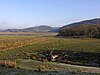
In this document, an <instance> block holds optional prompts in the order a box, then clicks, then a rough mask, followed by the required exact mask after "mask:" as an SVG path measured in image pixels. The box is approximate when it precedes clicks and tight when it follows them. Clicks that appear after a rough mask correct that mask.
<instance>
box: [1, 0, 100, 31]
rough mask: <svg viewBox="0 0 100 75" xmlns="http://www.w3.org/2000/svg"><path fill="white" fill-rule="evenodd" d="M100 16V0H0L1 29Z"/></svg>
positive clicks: (61, 24) (57, 24)
mask: <svg viewBox="0 0 100 75" xmlns="http://www.w3.org/2000/svg"><path fill="white" fill-rule="evenodd" d="M99 17H100V0H0V29H7V28H26V27H32V26H38V25H49V26H53V27H61V26H63V25H66V24H69V23H72V22H76V21H81V20H86V19H93V18H99Z"/></svg>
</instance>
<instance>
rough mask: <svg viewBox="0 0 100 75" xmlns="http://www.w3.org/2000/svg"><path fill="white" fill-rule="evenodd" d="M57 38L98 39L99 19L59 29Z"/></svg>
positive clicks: (99, 34)
mask: <svg viewBox="0 0 100 75" xmlns="http://www.w3.org/2000/svg"><path fill="white" fill-rule="evenodd" d="M58 35H59V36H64V37H78V38H79V37H82V38H83V37H85V38H86V37H87V38H100V19H99V18H97V19H92V20H85V21H81V22H76V23H72V24H69V25H65V26H63V27H61V28H60V29H59V34H58Z"/></svg>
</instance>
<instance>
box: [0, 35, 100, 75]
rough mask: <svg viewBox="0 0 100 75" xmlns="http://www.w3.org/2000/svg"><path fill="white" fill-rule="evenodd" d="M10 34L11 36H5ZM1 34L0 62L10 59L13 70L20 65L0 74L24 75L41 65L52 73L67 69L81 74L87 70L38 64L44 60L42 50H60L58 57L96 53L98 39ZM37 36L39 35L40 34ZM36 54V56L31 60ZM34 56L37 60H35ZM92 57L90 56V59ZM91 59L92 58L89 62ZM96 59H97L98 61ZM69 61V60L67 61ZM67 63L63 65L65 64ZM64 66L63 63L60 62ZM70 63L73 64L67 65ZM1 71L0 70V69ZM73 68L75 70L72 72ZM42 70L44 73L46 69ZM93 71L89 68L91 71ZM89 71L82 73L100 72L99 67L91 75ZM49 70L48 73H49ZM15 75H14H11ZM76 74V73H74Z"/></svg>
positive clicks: (3, 69) (59, 65)
mask: <svg viewBox="0 0 100 75" xmlns="http://www.w3.org/2000/svg"><path fill="white" fill-rule="evenodd" d="M9 34H12V35H9ZM9 34H8V33H5V34H3V35H1V36H0V61H3V60H13V61H16V63H17V67H18V66H21V70H19V69H18V70H16V69H9V70H8V68H2V69H1V70H0V71H2V72H1V74H3V73H5V71H6V72H7V73H8V71H12V70H13V71H15V72H16V71H18V72H21V71H22V73H23V71H25V70H27V72H28V71H29V72H32V73H33V70H35V69H37V66H39V64H41V65H42V66H44V65H47V66H48V67H46V69H48V70H47V71H48V73H49V71H50V70H51V71H55V70H64V69H67V71H68V73H70V72H71V73H72V72H73V71H74V72H75V73H76V72H79V73H80V72H81V73H83V74H84V72H86V69H87V68H82V69H81V71H80V68H79V67H77V66H76V67H73V66H68V65H66V64H64V65H65V66H66V67H67V68H65V67H64V66H62V65H61V64H60V63H62V62H59V64H58V65H56V64H57V63H56V62H54V63H53V62H41V57H45V55H44V54H41V52H42V53H44V51H49V52H50V51H55V50H56V52H57V51H60V53H61V54H62V55H64V52H66V51H72V53H73V52H80V53H81V52H86V53H100V39H93V38H62V37H56V36H55V35H56V34H57V33H47V34H46V33H42V34H41V33H38V34H36V33H35V34H34V35H33V33H32V34H31V33H30V35H26V33H24V34H23V33H21V34H20V35H19V33H16V34H15V33H9ZM40 34H41V35H40ZM65 54H66V53H65ZM33 55H36V57H33ZM37 56H38V57H37ZM91 58H92V57H91ZM91 60H92V59H91ZM98 60H99V59H98ZM68 62H69V61H68ZM68 62H67V63H68ZM64 63H65V60H64ZM71 63H73V62H71ZM26 64H27V65H26ZM0 68H1V67H0ZM75 68H77V69H76V70H75ZM46 69H44V70H46ZM92 69H93V68H92ZM92 69H91V68H89V69H87V70H88V71H87V72H86V73H100V72H99V68H96V69H94V71H95V72H93V71H92ZM51 71H50V73H51ZM67 71H65V73H66V72H67ZM15 75H16V74H15ZM76 75H77V74H76Z"/></svg>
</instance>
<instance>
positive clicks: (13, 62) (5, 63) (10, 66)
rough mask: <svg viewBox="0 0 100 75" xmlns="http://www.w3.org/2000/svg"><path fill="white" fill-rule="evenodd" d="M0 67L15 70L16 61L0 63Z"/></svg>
mask: <svg viewBox="0 0 100 75" xmlns="http://www.w3.org/2000/svg"><path fill="white" fill-rule="evenodd" d="M0 66H2V67H6V68H16V66H17V64H16V61H10V60H4V61H0Z"/></svg>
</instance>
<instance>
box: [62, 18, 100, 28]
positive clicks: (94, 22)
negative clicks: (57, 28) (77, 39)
mask: <svg viewBox="0 0 100 75" xmlns="http://www.w3.org/2000/svg"><path fill="white" fill-rule="evenodd" d="M80 25H100V18H95V19H91V20H85V21H81V22H75V23H72V24H69V25H65V26H63V27H62V28H64V27H74V26H80Z"/></svg>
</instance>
